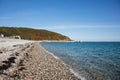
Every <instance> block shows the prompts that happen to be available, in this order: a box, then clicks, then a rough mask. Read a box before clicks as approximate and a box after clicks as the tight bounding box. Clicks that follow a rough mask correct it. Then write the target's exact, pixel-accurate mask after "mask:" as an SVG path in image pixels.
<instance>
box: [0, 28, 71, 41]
mask: <svg viewBox="0 0 120 80" xmlns="http://www.w3.org/2000/svg"><path fill="white" fill-rule="evenodd" d="M1 33H2V34H4V35H5V36H13V35H20V36H21V38H22V39H29V40H66V41H67V40H70V38H68V37H67V36H64V35H61V34H59V33H56V32H51V31H47V30H38V29H32V28H17V27H0V34H1Z"/></svg>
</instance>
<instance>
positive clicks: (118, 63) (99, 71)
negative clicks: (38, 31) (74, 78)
mask: <svg viewBox="0 0 120 80" xmlns="http://www.w3.org/2000/svg"><path fill="white" fill-rule="evenodd" d="M40 44H41V45H42V47H44V48H45V49H46V50H47V51H49V52H50V53H52V54H54V55H55V56H57V57H59V59H60V60H62V61H63V62H64V63H65V64H67V65H68V66H70V68H71V69H72V70H73V71H74V72H75V73H76V74H77V75H78V76H79V77H81V80H120V42H42V43H40Z"/></svg>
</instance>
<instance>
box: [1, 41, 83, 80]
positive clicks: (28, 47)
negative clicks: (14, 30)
mask: <svg viewBox="0 0 120 80" xmlns="http://www.w3.org/2000/svg"><path fill="white" fill-rule="evenodd" d="M0 45H1V44H0ZM12 46H13V47H14V48H12V47H11V48H10V49H5V47H4V49H3V48H1V49H0V58H1V59H0V80H81V79H79V78H78V77H77V76H75V75H74V74H73V73H72V72H71V71H70V68H69V66H68V65H66V64H64V63H63V62H62V61H61V60H59V59H56V58H55V57H54V56H53V55H51V54H49V53H48V52H47V51H46V50H45V49H44V48H43V47H42V46H41V45H40V43H39V42H30V41H29V42H26V43H24V44H16V45H15V44H14V45H12ZM5 50H6V51H5ZM4 54H7V57H3V56H4ZM8 54H9V55H8Z"/></svg>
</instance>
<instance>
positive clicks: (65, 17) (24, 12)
mask: <svg viewBox="0 0 120 80" xmlns="http://www.w3.org/2000/svg"><path fill="white" fill-rule="evenodd" d="M0 10H1V13H0V27H1V26H7V27H26V28H34V29H45V30H49V31H53V32H57V33H60V34H63V35H65V36H68V37H70V38H71V39H72V40H81V41H83V42H84V41H108V42H111V41H115V42H120V36H119V34H120V15H119V14H120V1H119V0H91V1H90V0H74V1H73V0H57V1H56V0H30V1H29V0H26V1H24V0H20V1H16V0H10V1H9V0H0Z"/></svg>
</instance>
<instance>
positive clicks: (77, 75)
mask: <svg viewBox="0 0 120 80" xmlns="http://www.w3.org/2000/svg"><path fill="white" fill-rule="evenodd" d="M40 46H41V47H42V48H43V49H44V50H45V51H46V52H47V53H48V54H50V55H52V56H53V57H54V58H55V59H58V60H60V61H61V62H62V63H63V64H64V65H66V66H68V67H69V70H70V72H71V73H73V74H74V75H75V76H76V77H78V78H79V79H81V80H86V79H85V78H84V77H81V76H80V75H79V74H78V73H77V72H75V71H74V70H73V69H72V68H71V67H70V65H68V64H66V63H65V62H64V61H63V60H61V59H60V58H59V57H58V56H56V55H54V54H53V53H51V52H49V51H48V50H46V49H45V48H44V47H43V46H42V45H41V42H40Z"/></svg>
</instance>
